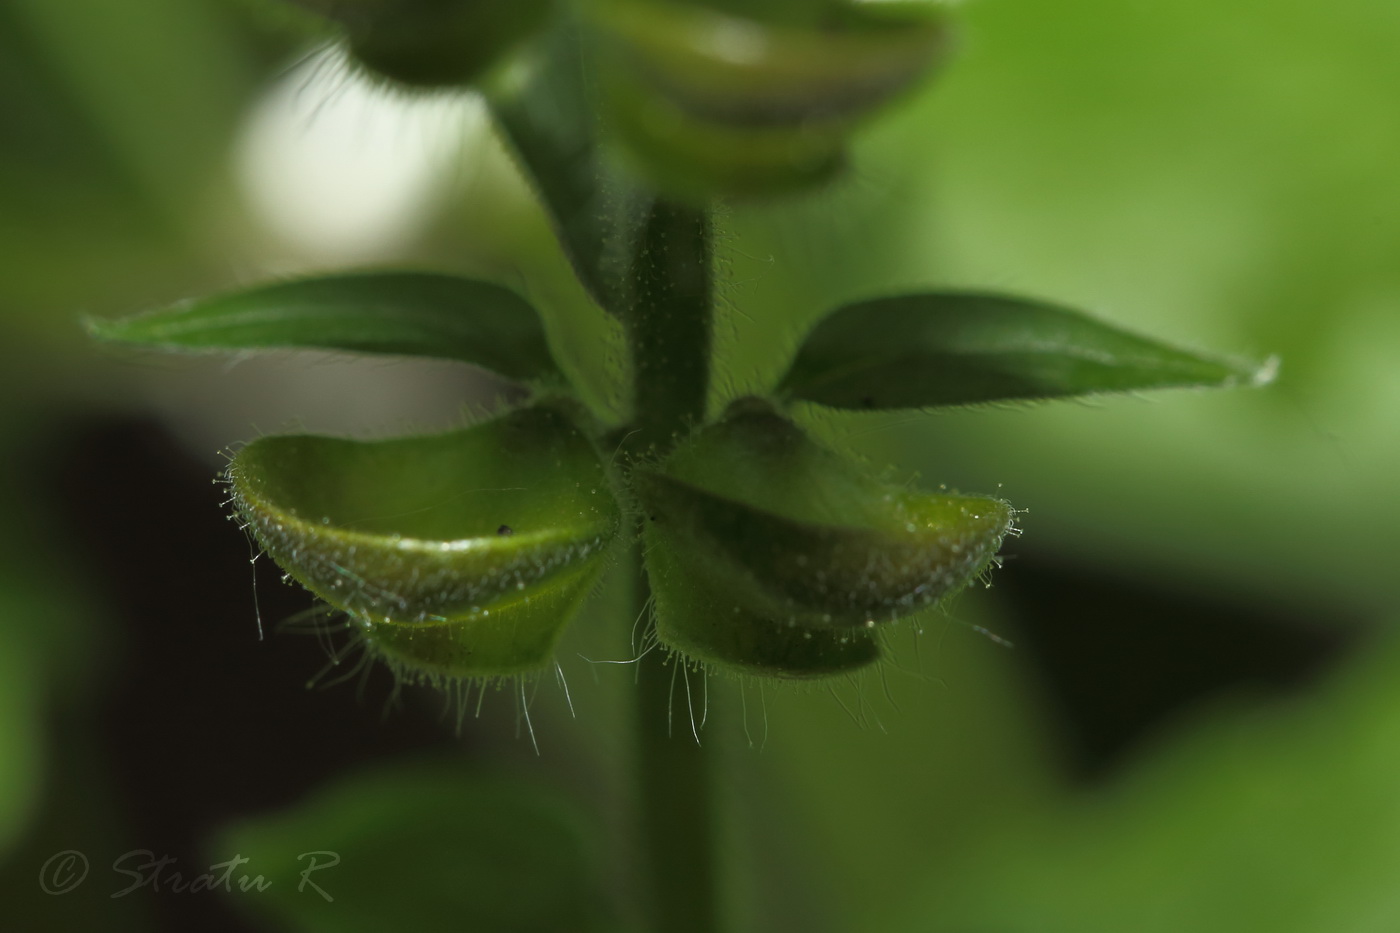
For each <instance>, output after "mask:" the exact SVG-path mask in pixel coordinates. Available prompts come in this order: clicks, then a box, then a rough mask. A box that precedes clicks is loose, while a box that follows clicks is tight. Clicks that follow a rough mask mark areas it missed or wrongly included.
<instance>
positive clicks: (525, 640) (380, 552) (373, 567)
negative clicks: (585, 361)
mask: <svg viewBox="0 0 1400 933" xmlns="http://www.w3.org/2000/svg"><path fill="white" fill-rule="evenodd" d="M228 479H229V483H230V485H231V487H232V491H233V497H234V503H235V506H236V507H237V510H238V512H239V514H240V516H241V517H242V518H243V520H244V521H246V523H247V524H248V526H249V527H250V528H251V530H252V532H253V534H254V535H255V536H256V538H257V540H258V542H259V544H261V546H262V547H263V548H264V549H265V550H266V551H267V552H268V553H269V554H270V555H271V556H272V558H273V559H274V560H275V561H277V563H278V564H279V565H281V566H282V568H283V569H285V570H286V571H288V572H289V573H290V574H291V575H292V576H293V577H295V578H296V579H297V580H298V581H299V582H301V583H302V584H303V585H304V586H306V587H307V588H308V589H310V590H311V591H312V592H314V593H315V594H316V595H318V596H320V597H321V598H322V599H324V600H325V601H326V602H328V603H330V604H331V605H332V606H334V607H336V608H338V609H341V610H344V611H345V612H347V613H349V614H350V615H351V616H352V617H354V618H355V619H357V620H359V621H360V623H361V625H362V628H363V629H364V631H365V633H366V641H367V643H368V644H369V646H370V647H371V648H379V649H381V651H380V653H382V654H385V655H387V656H389V659H390V660H391V661H395V662H399V663H400V666H402V667H404V668H405V669H407V670H409V671H410V672H411V671H421V672H423V673H424V674H425V675H427V676H434V675H448V676H458V675H465V674H499V673H505V672H508V671H513V670H524V669H530V668H535V667H539V666H540V665H542V664H544V663H545V661H547V659H548V657H549V654H550V651H551V650H552V648H553V645H554V641H555V639H556V638H557V636H558V634H559V632H560V631H561V630H562V628H563V625H564V623H565V622H566V621H567V618H568V615H570V614H571V613H572V610H573V609H574V608H575V607H576V606H577V604H578V602H579V601H580V600H581V599H582V598H583V596H584V595H586V593H587V591H588V588H589V586H591V584H592V582H593V580H594V579H595V577H596V575H597V573H598V572H599V570H601V568H602V566H603V564H604V563H605V562H606V550H607V547H608V544H609V543H610V542H611V541H612V539H613V537H614V536H615V535H616V533H617V529H618V527H619V525H620V521H621V516H620V511H619V508H618V505H617V502H616V500H615V499H614V498H613V495H612V492H611V488H610V485H609V481H608V478H607V476H606V474H605V471H604V469H603V466H602V464H601V463H600V462H599V460H598V457H597V455H596V454H595V452H594V450H593V447H592V445H591V444H590V443H589V441H588V440H587V438H585V437H584V436H583V434H582V433H581V432H580V431H579V429H578V428H577V427H575V426H574V424H573V423H572V421H571V420H570V419H569V417H568V416H567V415H566V414H565V413H564V412H563V411H561V410H560V409H558V408H555V407H551V406H545V405H541V406H538V407H534V408H527V409H522V410H518V411H515V412H512V413H510V414H508V415H506V416H504V417H501V418H498V419H496V420H494V421H490V422H488V423H486V424H483V425H479V426H477V427H472V428H468V429H466V430H462V431H454V432H452V433H449V434H439V435H433V436H427V437H408V438H400V439H396V440H390V441H377V442H361V441H352V440H345V439H341V438H330V437H312V436H305V435H288V436H274V437H265V438H261V439H259V440H256V441H254V442H252V443H251V444H249V445H248V446H247V447H245V448H243V450H242V451H240V452H239V454H238V456H237V457H235V458H234V461H233V462H232V463H231V464H230V466H229V469H228Z"/></svg>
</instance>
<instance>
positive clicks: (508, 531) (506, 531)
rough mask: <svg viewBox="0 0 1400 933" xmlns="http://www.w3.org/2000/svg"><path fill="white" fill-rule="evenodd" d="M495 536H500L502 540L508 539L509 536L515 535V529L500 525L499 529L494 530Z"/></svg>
mask: <svg viewBox="0 0 1400 933" xmlns="http://www.w3.org/2000/svg"><path fill="white" fill-rule="evenodd" d="M496 534H498V535H500V536H501V537H503V538H509V537H510V536H511V535H513V534H515V529H514V528H512V527H510V526H509V525H502V526H501V527H499V528H497V529H496Z"/></svg>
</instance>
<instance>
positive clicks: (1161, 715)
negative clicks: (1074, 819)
mask: <svg viewBox="0 0 1400 933" xmlns="http://www.w3.org/2000/svg"><path fill="white" fill-rule="evenodd" d="M994 592H995V593H996V595H997V597H998V599H999V600H1000V601H1001V602H1002V603H1003V604H1004V605H1005V606H1006V607H1007V608H1008V609H1009V616H1010V618H1011V619H1013V620H1014V622H1013V626H1014V628H1013V629H1012V630H1011V633H1010V634H1011V636H1012V640H1013V641H1014V642H1015V643H1016V647H1017V649H1018V653H1019V654H1020V655H1021V656H1022V657H1023V658H1024V659H1025V660H1026V661H1027V662H1028V663H1029V665H1030V667H1031V668H1032V670H1033V672H1034V675H1035V676H1036V677H1037V679H1038V680H1039V681H1040V683H1041V684H1042V686H1043V688H1044V689H1045V690H1046V692H1047V693H1048V694H1049V696H1050V697H1051V698H1052V701H1053V704H1054V710H1053V713H1052V718H1053V719H1054V720H1055V721H1057V722H1058V723H1059V725H1060V729H1061V733H1062V735H1063V737H1064V741H1065V744H1066V745H1067V747H1068V751H1069V754H1068V756H1067V758H1068V763H1069V766H1070V769H1071V772H1072V774H1073V776H1074V777H1076V778H1078V779H1081V780H1085V781H1091V780H1096V779H1100V778H1104V777H1106V776H1108V775H1110V774H1111V773H1112V772H1113V771H1114V769H1115V768H1116V767H1117V766H1118V765H1119V764H1120V763H1121V762H1122V761H1123V760H1124V759H1125V758H1127V757H1128V756H1130V755H1131V754H1132V753H1133V752H1134V751H1135V750H1136V749H1137V748H1138V747H1139V746H1140V745H1142V744H1143V743H1144V742H1146V741H1149V740H1150V739H1151V738H1152V737H1153V736H1154V734H1155V733H1156V732H1158V731H1159V730H1160V729H1162V728H1163V727H1165V726H1167V725H1169V724H1170V723H1171V722H1172V721H1173V719H1174V718H1175V717H1176V716H1178V715H1179V714H1181V713H1182V712H1184V711H1185V710H1187V709H1189V708H1191V707H1194V706H1196V705H1198V704H1200V703H1202V702H1205V701H1208V700H1209V699H1211V698H1213V697H1219V696H1222V695H1225V694H1232V693H1234V694H1239V693H1244V694H1251V695H1263V696H1269V695H1280V694H1284V693H1287V692H1291V691H1295V690H1300V689H1302V688H1303V687H1305V686H1307V685H1308V684H1309V683H1311V682H1313V681H1314V680H1316V679H1317V678H1318V677H1319V676H1320V675H1321V674H1323V673H1324V672H1325V671H1326V670H1328V668H1329V667H1330V666H1331V665H1333V664H1334V663H1336V662H1337V661H1338V660H1340V659H1341V658H1342V657H1343V656H1344V655H1345V654H1346V653H1347V652H1348V651H1349V650H1350V649H1352V648H1353V647H1355V646H1357V645H1358V644H1359V643H1360V642H1361V640H1362V638H1363V636H1364V627H1363V620H1361V619H1336V618H1329V617H1328V615H1327V613H1328V610H1326V609H1323V608H1320V607H1307V606H1298V605H1290V606H1283V605H1279V604H1276V603H1274V604H1271V603H1270V602H1269V601H1268V600H1266V599H1263V598H1256V597H1255V594H1246V593H1235V594H1229V595H1225V594H1220V593H1211V592H1208V591H1204V590H1199V589H1193V588H1192V587H1190V586H1188V585H1184V584H1182V583H1180V582H1178V581H1173V580H1171V579H1167V578H1160V579H1151V578H1134V577H1129V576H1126V575H1121V574H1118V573H1115V572H1114V571H1113V570H1112V569H1109V568H1103V567H1094V566H1086V565H1083V564H1075V563H1070V562H1066V561H1064V560H1062V559H1057V558H1051V557H1048V556H1046V555H1044V554H1040V553H1037V552H1035V551H1031V552H1029V553H1022V554H1020V555H1018V556H1017V558H1016V559H1015V560H1014V561H1012V562H1009V563H1008V564H1007V566H1006V567H1005V569H1003V570H1002V571H1000V572H999V573H998V574H997V576H996V586H995V589H994ZM1331 614H1332V615H1335V611H1332V613H1331Z"/></svg>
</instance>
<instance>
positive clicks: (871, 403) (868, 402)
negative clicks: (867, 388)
mask: <svg viewBox="0 0 1400 933" xmlns="http://www.w3.org/2000/svg"><path fill="white" fill-rule="evenodd" d="M860 403H861V404H862V405H864V406H865V407H866V408H874V407H875V396H873V395H862V396H861V397H860Z"/></svg>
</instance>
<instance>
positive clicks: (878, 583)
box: [632, 400, 1014, 676]
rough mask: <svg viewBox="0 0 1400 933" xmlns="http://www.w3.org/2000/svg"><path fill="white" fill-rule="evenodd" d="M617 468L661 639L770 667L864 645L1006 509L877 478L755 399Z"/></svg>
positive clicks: (859, 658) (852, 654) (953, 576)
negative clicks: (643, 538)
mask: <svg viewBox="0 0 1400 933" xmlns="http://www.w3.org/2000/svg"><path fill="white" fill-rule="evenodd" d="M632 482H633V487H634V489H635V491H636V493H637V495H638V497H639V499H640V500H641V501H642V503H643V505H644V506H645V508H646V510H647V537H648V544H649V549H648V569H649V571H650V572H651V573H652V574H653V575H654V577H656V579H655V580H654V582H653V589H654V591H655V592H656V594H657V629H658V635H659V636H660V638H661V640H662V641H663V642H664V643H667V644H669V645H671V646H672V647H675V648H678V649H679V650H682V651H684V652H685V653H687V654H689V655H692V656H694V657H697V658H699V659H700V660H702V661H706V662H713V663H716V664H719V665H721V666H727V667H731V668H736V669H739V670H746V671H753V670H754V668H755V665H754V663H753V657H754V655H755V653H757V654H759V655H761V656H765V657H768V658H773V659H776V660H775V661H774V662H773V663H772V665H771V668H769V669H767V671H766V672H768V673H771V674H775V675H777V676H816V675H822V674H827V673H832V672H835V671H837V670H843V669H847V668H849V667H856V666H860V665H862V664H864V663H868V662H869V661H871V660H874V657H875V652H874V644H873V642H872V641H871V640H870V633H869V630H870V629H873V628H874V627H875V626H876V624H877V623H879V622H884V621H890V620H894V619H898V618H901V617H903V616H907V615H909V614H911V613H913V612H915V611H918V610H919V609H923V608H926V607H929V606H932V605H935V604H937V603H938V602H940V601H941V600H943V599H945V598H946V597H947V596H948V595H950V594H951V593H953V592H955V591H957V590H958V589H960V588H961V587H963V586H965V585H966V584H967V583H968V582H969V581H970V580H971V579H973V578H974V577H975V576H976V575H977V574H978V573H980V572H981V571H982V570H984V569H985V568H986V567H987V566H988V565H989V564H990V563H991V562H992V560H993V559H994V557H995V554H996V552H997V549H998V548H999V547H1000V545H1001V541H1002V539H1003V538H1004V537H1005V535H1006V534H1007V533H1008V532H1009V531H1010V530H1011V528H1012V518H1013V514H1014V513H1013V510H1012V509H1011V507H1010V506H1009V505H1008V504H1007V503H1005V502H1003V501H1001V500H999V499H991V498H985V497H977V496H959V495H948V494H932V493H925V492H921V491H918V490H910V489H907V488H905V487H903V486H896V485H892V484H889V483H886V482H883V481H881V480H879V479H878V478H876V477H873V476H871V475H869V473H868V472H867V471H865V470H863V469H862V468H861V467H860V466H859V465H858V464H855V463H853V462H852V461H850V460H849V459H847V458H845V457H842V456H840V455H838V454H836V453H834V452H832V451H829V450H827V449H825V448H823V447H822V446H820V445H818V444H816V443H814V442H813V441H811V440H810V439H809V438H807V436H806V435H805V434H803V432H802V431H801V430H800V429H799V428H798V427H797V426H796V425H795V424H793V423H792V422H791V421H789V420H787V419H786V418H784V417H783V416H782V415H780V414H778V413H777V412H776V411H774V410H773V409H771V408H770V407H768V406H767V405H766V403H762V402H759V401H757V400H744V401H741V402H739V403H736V405H734V406H732V407H731V409H730V412H729V413H728V414H727V415H726V417H725V418H724V419H723V420H721V421H720V422H718V423H716V424H714V425H711V426H709V427H707V428H705V429H703V430H701V431H699V432H698V433H697V434H696V435H695V436H694V437H692V438H691V439H690V440H688V441H687V442H686V443H684V444H682V445H681V446H680V447H679V448H677V450H676V451H675V452H674V453H673V454H672V455H671V456H670V457H669V458H668V459H667V460H666V461H665V462H664V463H663V464H661V466H660V467H658V468H638V469H637V470H635V471H634V473H633V480H632ZM682 568H684V570H683V571H682ZM755 644H758V645H759V646H761V647H762V650H761V651H758V652H755V651H754V650H753V649H754V646H755ZM789 658H791V659H797V660H798V662H799V663H797V664H795V665H794V664H789V663H788V662H787V660H786V659H789ZM760 666H761V667H762V666H763V665H760Z"/></svg>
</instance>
